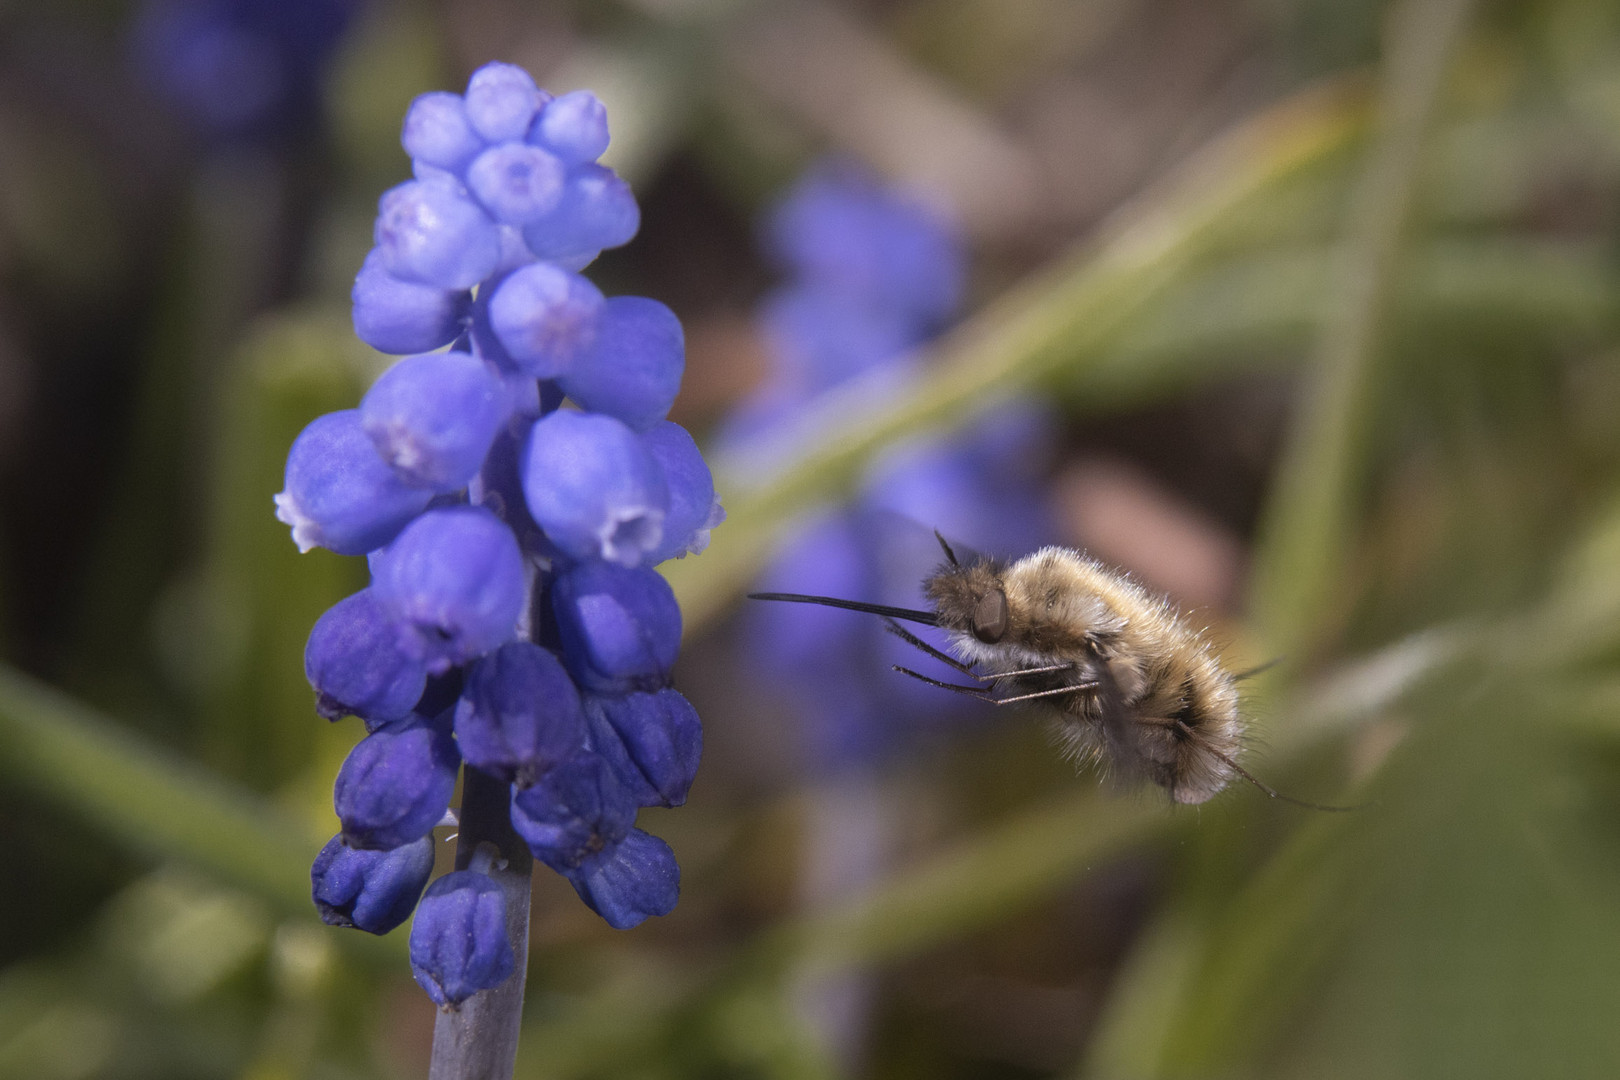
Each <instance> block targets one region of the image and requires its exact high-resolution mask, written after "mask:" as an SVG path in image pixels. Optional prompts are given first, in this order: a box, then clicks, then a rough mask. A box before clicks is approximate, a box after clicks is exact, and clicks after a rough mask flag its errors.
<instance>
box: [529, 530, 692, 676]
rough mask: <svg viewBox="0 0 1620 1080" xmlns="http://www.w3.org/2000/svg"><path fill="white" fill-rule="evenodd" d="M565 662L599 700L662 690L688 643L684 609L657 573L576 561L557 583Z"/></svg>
mask: <svg viewBox="0 0 1620 1080" xmlns="http://www.w3.org/2000/svg"><path fill="white" fill-rule="evenodd" d="M551 610H552V613H553V614H554V615H555V616H556V619H557V632H558V634H559V636H560V637H561V638H562V643H563V650H562V658H563V663H564V664H566V665H568V670H569V672H570V673H572V674H573V676H574V680H575V681H576V682H578V683H579V684H580V686H582V687H584V688H585V689H587V690H590V691H592V692H593V693H599V694H622V693H627V692H629V691H631V690H661V689H663V688H664V687H665V686H667V685H669V669H670V668H671V667H673V666H674V664H675V657H676V655H677V654H678V653H679V652H680V644H681V608H680V605H679V604H678V603H676V600H675V593H674V591H673V590H672V589H670V587H669V583H668V582H666V581H665V580H664V579H663V577H662V576H660V575H659V573H658V571H656V570H653V569H651V568H648V567H633V568H632V567H624V566H616V565H614V564H612V563H604V562H595V561H593V562H586V563H577V564H575V565H574V566H570V567H568V568H566V569H564V570H563V571H561V572H560V573H559V574H558V575H557V577H556V579H555V581H554V582H553V583H552V593H551Z"/></svg>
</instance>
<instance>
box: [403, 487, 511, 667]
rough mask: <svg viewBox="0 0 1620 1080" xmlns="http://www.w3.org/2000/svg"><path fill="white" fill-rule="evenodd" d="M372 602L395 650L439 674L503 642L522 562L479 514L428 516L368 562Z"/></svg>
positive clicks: (498, 526)
mask: <svg viewBox="0 0 1620 1080" xmlns="http://www.w3.org/2000/svg"><path fill="white" fill-rule="evenodd" d="M371 573H372V588H373V589H374V590H375V591H376V594H377V599H378V600H380V601H381V602H382V604H383V606H384V607H385V608H386V609H387V610H388V611H390V612H391V613H393V614H394V616H395V617H396V618H397V619H398V620H399V621H400V623H401V624H402V631H401V645H402V647H403V648H404V649H405V651H406V652H407V653H409V654H411V655H413V656H417V657H419V658H420V659H421V660H422V662H423V663H424V664H425V665H426V666H427V669H428V670H429V671H430V672H434V673H442V672H444V671H445V670H447V669H448V668H450V667H452V666H453V665H455V664H460V663H464V662H466V661H468V660H471V659H473V658H474V657H477V656H482V655H483V654H484V653H486V652H488V651H490V650H491V649H493V648H495V647H496V646H497V645H500V644H501V643H502V642H505V641H509V640H511V638H512V635H513V633H514V631H515V628H516V625H517V619H518V615H519V614H520V613H521V612H522V609H523V597H524V579H523V555H522V553H521V552H520V551H519V550H518V545H517V539H516V538H515V537H514V536H513V535H512V530H511V529H509V528H507V527H506V524H505V523H504V522H502V521H501V520H500V519H499V518H497V517H496V516H495V515H494V514H492V513H490V512H489V511H488V510H485V509H483V508H481V507H470V506H447V507H441V508H439V509H437V510H429V511H428V512H426V513H425V514H422V515H421V516H420V517H418V518H417V519H416V520H415V521H413V522H411V523H410V524H409V525H408V526H406V528H405V530H404V531H403V532H401V533H400V534H399V537H398V538H397V539H396V540H395V541H394V542H393V543H392V544H390V545H388V548H387V549H386V550H384V551H381V552H378V553H377V555H376V557H375V558H374V559H372V566H371Z"/></svg>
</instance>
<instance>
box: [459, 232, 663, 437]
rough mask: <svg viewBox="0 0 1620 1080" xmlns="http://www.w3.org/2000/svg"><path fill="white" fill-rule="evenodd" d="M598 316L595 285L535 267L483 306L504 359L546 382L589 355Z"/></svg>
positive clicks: (508, 281)
mask: <svg viewBox="0 0 1620 1080" xmlns="http://www.w3.org/2000/svg"><path fill="white" fill-rule="evenodd" d="M603 310H604V303H603V300H602V293H601V291H600V290H599V289H597V287H596V286H595V285H592V284H591V283H590V282H589V281H587V280H586V279H585V278H582V277H580V276H579V275H578V274H571V273H569V272H568V271H566V270H563V269H561V268H560V267H557V266H553V265H551V264H550V263H543V262H537V263H531V264H530V265H528V266H524V267H521V268H519V269H518V270H515V271H513V272H512V273H511V274H510V275H508V276H507V278H506V279H505V280H504V281H502V282H501V283H500V285H498V286H497V287H496V289H495V293H494V295H493V297H491V299H490V302H489V325H490V329H491V330H492V331H493V332H494V334H495V336H496V338H497V339H498V340H499V342H500V344H501V347H502V348H503V349H504V350H505V352H506V355H507V356H509V357H510V358H511V360H512V362H513V363H514V364H515V365H517V367H519V368H520V369H521V370H522V371H523V372H524V373H525V374H528V375H531V376H533V377H534V378H537V379H552V378H556V377H557V376H558V375H561V374H562V373H564V372H566V371H569V370H570V369H571V368H572V367H573V366H574V364H575V362H576V360H578V359H579V358H580V357H581V356H582V355H583V354H585V353H587V352H588V351H589V350H590V348H591V345H592V343H594V342H595V341H596V337H597V324H598V322H599V320H600V318H601V316H602V312H603ZM677 378H679V375H678V374H677ZM576 400H577V399H576ZM581 404H583V403H581ZM587 407H589V406H587Z"/></svg>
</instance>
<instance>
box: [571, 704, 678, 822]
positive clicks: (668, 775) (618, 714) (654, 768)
mask: <svg viewBox="0 0 1620 1080" xmlns="http://www.w3.org/2000/svg"><path fill="white" fill-rule="evenodd" d="M585 709H586V712H587V713H588V714H589V715H590V720H591V745H592V747H593V748H594V749H596V750H597V751H598V752H599V753H601V754H602V755H603V756H604V757H606V758H607V759H608V760H609V761H613V762H614V763H615V764H617V765H619V766H620V768H619V772H620V778H621V779H622V780H624V781H625V786H626V787H627V788H628V789H630V791H631V792H632V793H633V794H634V795H635V796H636V800H637V801H638V802H639V803H641V805H643V806H680V805H681V804H682V803H684V802H685V801H686V795H687V792H688V791H690V790H691V788H692V780H693V778H694V777H696V776H697V768H698V760H699V759H700V758H701V757H702V756H703V725H702V724H701V723H699V722H698V715H697V710H696V709H694V708H692V703H691V702H689V701H687V700H686V698H685V697H684V696H682V695H681V694H680V692H679V691H676V690H660V691H658V692H657V693H653V694H626V695H624V696H623V697H589V698H586V699H585ZM604 724H605V725H607V727H606V728H604V727H603V726H602V725H604ZM615 741H616V742H617V743H618V746H619V747H622V748H623V755H624V756H623V759H622V760H616V759H618V758H619V754H618V753H617V752H616V750H617V748H616V747H614V745H613V744H614V742H615ZM626 765H627V766H629V768H628V769H626V768H625V767H624V766H626ZM631 770H633V772H632V771H631Z"/></svg>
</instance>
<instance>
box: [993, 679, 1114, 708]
mask: <svg viewBox="0 0 1620 1080" xmlns="http://www.w3.org/2000/svg"><path fill="white" fill-rule="evenodd" d="M1099 685H1100V684H1099V683H1095V682H1090V681H1087V682H1077V683H1074V684H1073V685H1070V686H1060V687H1058V688H1057V689H1055V690H1037V691H1036V692H1035V693H1033V694H1019V695H1018V696H1017V697H1004V698H991V699H989V700H990V704H992V705H1011V704H1012V703H1013V702H1015V701H1028V700H1030V699H1031V698H1043V697H1056V696H1057V695H1059V694H1073V693H1077V692H1083V693H1090V692H1092V691H1094V690H1096V689H1097V687H1098V686H1099Z"/></svg>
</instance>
